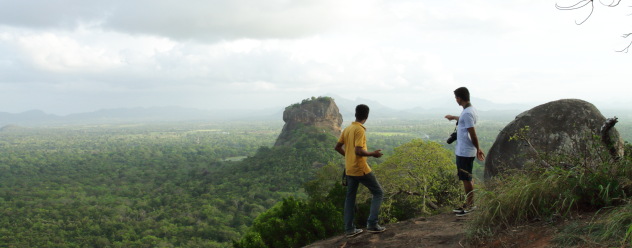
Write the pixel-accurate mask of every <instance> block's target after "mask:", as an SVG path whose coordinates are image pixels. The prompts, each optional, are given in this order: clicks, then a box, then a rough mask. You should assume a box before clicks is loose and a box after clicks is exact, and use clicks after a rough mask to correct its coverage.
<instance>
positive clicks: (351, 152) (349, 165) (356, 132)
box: [338, 122, 371, 176]
mask: <svg viewBox="0 0 632 248" xmlns="http://www.w3.org/2000/svg"><path fill="white" fill-rule="evenodd" d="M365 130H366V128H365V127H364V126H363V125H362V123H360V122H353V123H351V125H350V126H348V127H346V128H345V130H343V131H342V134H341V135H340V139H338V142H339V143H342V144H344V147H345V168H346V170H347V175H348V176H364V175H366V174H369V173H370V172H371V168H369V164H368V163H367V162H366V157H362V156H358V155H356V153H355V148H356V147H357V146H360V147H362V149H364V150H367V149H368V148H367V146H366V136H365Z"/></svg>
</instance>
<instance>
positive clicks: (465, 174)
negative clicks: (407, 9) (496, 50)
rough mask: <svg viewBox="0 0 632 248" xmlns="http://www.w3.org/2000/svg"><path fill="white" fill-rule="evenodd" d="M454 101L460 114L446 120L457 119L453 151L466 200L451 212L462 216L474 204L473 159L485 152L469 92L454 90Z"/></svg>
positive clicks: (481, 158) (476, 113) (462, 89)
mask: <svg viewBox="0 0 632 248" xmlns="http://www.w3.org/2000/svg"><path fill="white" fill-rule="evenodd" d="M454 97H455V98H456V103H457V104H459V106H461V107H463V111H462V112H461V115H460V116H454V115H446V116H445V118H446V119H448V120H456V121H457V130H456V147H455V149H454V153H455V155H456V168H457V175H458V176H459V180H461V181H462V182H463V188H464V189H465V195H466V201H465V204H464V205H463V207H460V208H457V209H454V210H453V212H455V213H456V215H457V216H464V215H466V214H467V213H469V212H471V211H473V210H474V209H475V208H476V207H475V206H474V181H473V180H472V168H473V167H474V159H475V158H478V160H480V161H483V160H485V153H484V152H483V150H481V148H480V146H479V144H478V136H477V135H476V129H475V128H474V126H476V121H477V120H478V112H477V111H476V109H475V108H474V107H473V106H472V104H471V103H470V92H469V90H468V89H467V88H465V87H460V88H458V89H456V90H454Z"/></svg>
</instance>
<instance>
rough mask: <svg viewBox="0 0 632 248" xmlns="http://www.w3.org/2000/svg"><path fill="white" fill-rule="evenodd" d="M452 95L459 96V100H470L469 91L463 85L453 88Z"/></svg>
mask: <svg viewBox="0 0 632 248" xmlns="http://www.w3.org/2000/svg"><path fill="white" fill-rule="evenodd" d="M454 96H455V97H459V98H461V100H463V101H467V102H469V101H470V91H469V90H467V88H465V87H460V88H458V89H456V90H454Z"/></svg>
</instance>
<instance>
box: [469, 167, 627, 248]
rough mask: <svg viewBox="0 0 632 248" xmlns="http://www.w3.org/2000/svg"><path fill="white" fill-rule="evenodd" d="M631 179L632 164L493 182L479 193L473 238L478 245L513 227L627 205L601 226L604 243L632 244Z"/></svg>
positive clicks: (554, 170)
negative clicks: (631, 166) (608, 241)
mask: <svg viewBox="0 0 632 248" xmlns="http://www.w3.org/2000/svg"><path fill="white" fill-rule="evenodd" d="M629 181H630V162H629V160H623V161H617V162H615V161H610V162H606V163H603V164H602V165H600V166H598V167H588V166H581V165H580V166H577V167H572V168H567V167H550V168H546V169H544V168H536V169H530V170H526V171H521V172H519V173H512V174H511V175H509V176H505V177H504V178H497V179H494V180H493V181H488V182H486V183H485V185H484V187H483V188H482V189H481V190H479V192H477V196H478V199H477V205H479V209H480V211H477V212H475V214H474V215H473V216H472V218H471V221H470V222H469V228H468V235H469V238H470V240H471V241H472V242H474V243H476V242H479V241H484V240H486V239H488V238H490V237H491V236H493V235H495V234H497V233H499V232H501V231H503V230H507V229H509V228H510V227H513V226H518V225H522V224H525V223H529V222H533V221H549V222H555V221H557V220H559V219H564V218H568V217H569V216H572V215H573V214H574V213H579V212H587V211H593V212H594V211H598V210H600V209H602V208H604V207H611V206H621V205H623V206H626V207H625V208H621V211H614V212H613V214H612V215H609V216H610V217H609V221H608V222H607V223H608V225H606V224H601V225H603V229H604V230H607V231H604V232H603V233H602V235H601V236H603V238H599V239H598V240H609V239H612V238H618V239H619V240H622V242H630V239H631V237H632V234H631V230H632V227H630V218H631V217H630V216H632V213H631V211H630V209H631V207H630V206H629V205H630V203H629V202H630V200H629V195H630V193H632V190H631V189H632V187H631V186H630V184H629ZM614 213H616V214H614Z"/></svg>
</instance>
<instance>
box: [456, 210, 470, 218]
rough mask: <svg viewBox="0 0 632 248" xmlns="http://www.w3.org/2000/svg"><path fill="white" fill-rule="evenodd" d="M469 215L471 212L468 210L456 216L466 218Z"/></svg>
mask: <svg viewBox="0 0 632 248" xmlns="http://www.w3.org/2000/svg"><path fill="white" fill-rule="evenodd" d="M469 213H470V211H467V210H465V209H463V210H462V211H461V212H458V213H456V216H457V217H463V216H466V215H467V214H469Z"/></svg>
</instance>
